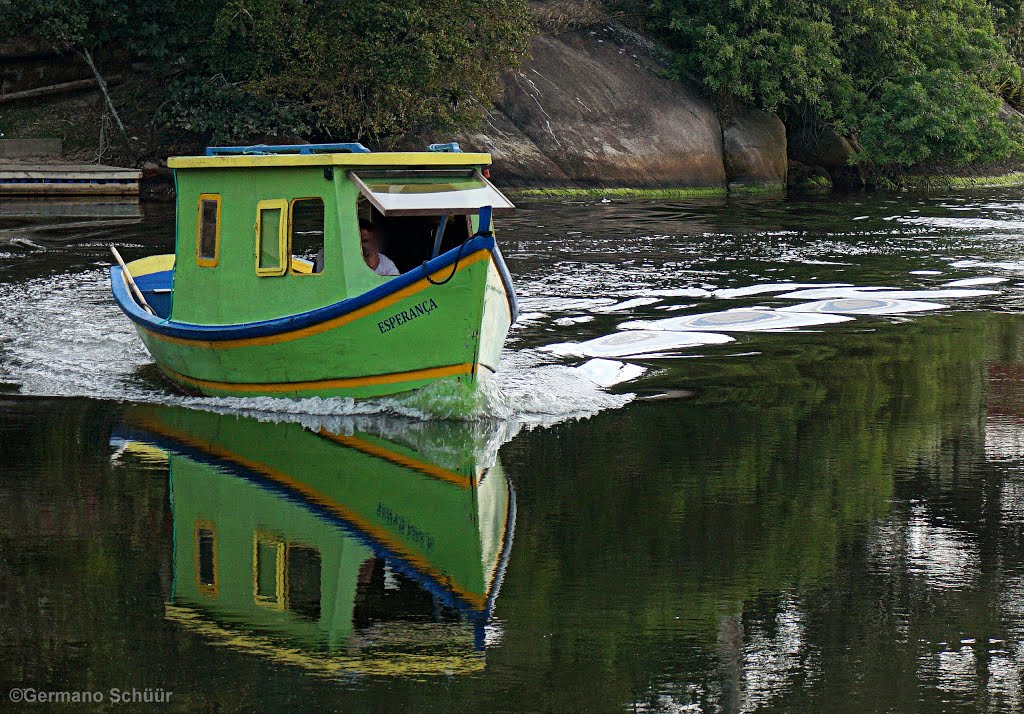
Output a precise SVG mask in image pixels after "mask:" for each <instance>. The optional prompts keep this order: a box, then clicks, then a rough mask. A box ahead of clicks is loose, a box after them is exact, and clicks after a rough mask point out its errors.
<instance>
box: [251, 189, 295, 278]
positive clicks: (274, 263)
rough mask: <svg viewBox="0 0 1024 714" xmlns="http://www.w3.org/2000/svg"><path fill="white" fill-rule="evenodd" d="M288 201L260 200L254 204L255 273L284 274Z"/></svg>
mask: <svg viewBox="0 0 1024 714" xmlns="http://www.w3.org/2000/svg"><path fill="white" fill-rule="evenodd" d="M287 211H288V202H287V201H285V200H284V199H275V200H271V201H260V202H259V204H257V206H256V273H257V274H258V275H284V270H285V265H284V261H283V256H284V255H285V245H286V242H287V230H286V229H287V227H288V226H287V221H286V219H285V215H286V213H287Z"/></svg>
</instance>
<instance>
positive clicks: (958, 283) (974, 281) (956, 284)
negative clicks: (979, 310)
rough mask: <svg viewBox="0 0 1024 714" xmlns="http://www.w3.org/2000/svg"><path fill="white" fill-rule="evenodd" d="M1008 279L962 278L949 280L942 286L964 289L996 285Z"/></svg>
mask: <svg viewBox="0 0 1024 714" xmlns="http://www.w3.org/2000/svg"><path fill="white" fill-rule="evenodd" d="M1008 280H1009V278H996V277H987V278H963V279H962V280H951V281H950V282H948V283H943V285H945V286H947V287H951V288H966V287H970V286H972V285H998V284H999V283H1005V282H1006V281H1008Z"/></svg>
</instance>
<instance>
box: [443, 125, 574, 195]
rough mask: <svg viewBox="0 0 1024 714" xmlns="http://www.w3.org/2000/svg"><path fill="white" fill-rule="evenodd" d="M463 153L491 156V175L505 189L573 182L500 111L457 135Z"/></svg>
mask: <svg viewBox="0 0 1024 714" xmlns="http://www.w3.org/2000/svg"><path fill="white" fill-rule="evenodd" d="M455 139H456V141H458V142H459V144H460V145H461V146H462V149H463V151H486V152H487V153H489V154H490V155H491V161H492V164H491V174H492V177H493V178H494V180H496V181H498V182H499V183H501V185H502V186H525V185H538V184H547V185H552V184H564V183H566V182H568V181H569V177H568V176H566V175H565V172H564V171H562V169H561V168H559V167H558V165H557V164H556V163H555V162H553V161H552V160H551V159H549V158H548V157H546V156H544V154H542V153H541V151H540V149H539V148H538V147H537V145H536V144H535V143H533V140H531V139H530V137H528V136H527V135H526V134H524V133H523V132H521V131H520V130H519V129H518V128H517V127H516V125H515V124H513V123H512V121H511V120H510V119H509V118H508V117H507V116H505V114H504V113H503V112H502V111H501V110H500V109H492V110H491V111H489V112H488V113H487V116H486V117H485V119H484V121H483V122H481V124H480V126H478V127H476V128H475V129H470V130H466V131H463V132H461V133H459V134H458V135H456V137H455Z"/></svg>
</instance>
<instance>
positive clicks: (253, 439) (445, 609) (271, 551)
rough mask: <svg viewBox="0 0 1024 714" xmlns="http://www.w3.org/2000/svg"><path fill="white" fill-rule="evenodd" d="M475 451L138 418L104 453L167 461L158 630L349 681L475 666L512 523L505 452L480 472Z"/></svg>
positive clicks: (199, 418) (434, 431) (353, 426)
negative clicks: (175, 629)
mask: <svg viewBox="0 0 1024 714" xmlns="http://www.w3.org/2000/svg"><path fill="white" fill-rule="evenodd" d="M362 429H365V431H364V430H362ZM385 435H386V438H385ZM484 437H486V434H482V433H481V431H480V428H479V427H478V426H471V425H467V424H452V423H441V424H424V423H412V424H410V423H404V422H400V423H396V422H395V421H393V420H392V421H386V422H385V421H380V420H378V421H376V422H373V421H366V420H363V421H361V422H356V421H353V420H351V419H349V420H348V421H345V422H341V423H338V424H332V426H331V428H324V427H321V426H317V427H315V428H307V427H304V426H302V425H299V424H281V423H266V422H261V421H257V420H255V419H250V418H243V417H237V416H225V415H219V414H214V413H208V412H200V411H192V410H187V409H179V408H163V407H138V408H134V409H132V410H130V411H129V412H128V414H127V415H126V427H125V429H124V430H123V431H121V432H120V433H119V434H117V435H116V437H115V441H117V440H119V441H120V442H121V443H120V445H121V446H122V447H123V448H124V449H125V450H126V451H129V452H130V451H136V452H138V451H142V452H146V451H149V452H150V454H151V455H153V454H154V453H157V454H158V455H159V457H161V458H164V454H165V455H166V456H165V458H166V459H167V461H168V465H169V477H170V492H171V499H172V500H171V503H172V512H173V517H174V577H173V586H172V590H171V597H170V602H168V603H167V604H166V607H165V614H166V617H167V619H168V620H171V621H173V622H175V623H177V624H179V625H181V626H182V627H184V628H185V629H187V630H190V631H193V632H196V633H199V634H200V635H202V636H203V637H205V638H207V639H208V640H209V641H211V642H213V643H215V644H221V645H224V646H227V647H231V648H234V649H239V650H246V651H249V652H252V653H255V654H258V655H262V656H265V657H269V658H271V659H273V660H275V661H278V662H281V663H288V664H293V665H298V666H301V667H304V668H306V669H308V670H310V671H312V672H315V673H318V674H324V675H328V676H344V675H346V674H359V673H365V674H383V675H387V674H403V675H429V674H457V673H463V672H470V671H475V670H480V669H482V668H483V667H484V656H483V655H484V645H485V626H486V624H487V621H488V617H489V615H490V612H491V608H492V606H493V603H494V599H495V597H496V596H497V592H498V587H499V584H500V582H501V577H502V573H503V570H504V566H505V563H506V561H507V559H508V554H509V550H510V548H511V543H512V531H513V527H514V521H515V501H514V494H513V491H512V488H511V486H510V484H509V483H508V482H507V481H506V479H505V475H504V473H503V471H502V468H501V465H500V463H499V462H498V460H497V455H496V445H498V444H499V443H501V439H500V438H492V439H491V444H490V446H491V448H490V449H489V450H490V452H491V458H490V459H488V457H487V455H486V452H487V451H488V449H487V448H486V444H485V443H484V442H485V441H486V439H485V438H484ZM492 437H494V435H493V434H492ZM488 461H489V462H490V463H488Z"/></svg>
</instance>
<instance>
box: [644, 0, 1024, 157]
mask: <svg viewBox="0 0 1024 714" xmlns="http://www.w3.org/2000/svg"><path fill="white" fill-rule="evenodd" d="M1022 5H1024V3H1021V2H1020V1H1019V0H1006V1H1005V2H996V3H994V4H993V3H989V2H986V1H985V0H903V1H901V2H897V1H896V0H727V1H723V2H707V1H706V0H650V1H649V2H648V3H646V6H645V11H646V14H645V18H646V21H647V23H648V28H649V29H650V30H651V31H652V32H654V33H655V34H657V35H659V36H660V37H661V38H662V39H663V40H665V41H666V42H667V43H668V44H669V45H670V47H671V48H672V49H673V50H674V51H675V68H674V72H675V74H676V75H677V76H680V77H687V78H693V79H696V80H698V81H700V82H702V83H703V84H704V86H706V87H707V89H708V90H709V91H710V93H711V94H712V95H713V96H714V97H715V99H716V101H717V102H718V104H719V106H720V108H722V109H723V110H724V111H725V112H726V113H728V112H729V111H730V110H732V109H733V108H734V107H735V106H737V105H738V104H739V103H743V104H749V105H753V106H756V107H759V108H763V109H767V110H770V111H778V112H780V113H781V114H782V115H783V118H784V119H785V120H786V122H787V124H788V125H789V126H790V127H793V126H798V125H801V124H813V125H819V126H820V125H823V124H824V125H829V126H832V127H834V128H836V129H837V130H838V131H839V132H840V133H841V134H845V135H847V136H849V137H850V138H851V139H852V140H853V143H854V144H855V145H857V146H859V147H860V148H861V151H860V152H859V153H858V155H857V157H856V160H857V161H859V162H860V163H861V164H862V165H864V166H867V167H875V168H885V167H912V166H919V165H921V164H925V163H928V164H935V163H945V164H960V165H962V164H969V163H972V162H981V161H995V160H1000V159H1005V158H1009V157H1010V156H1012V155H1014V154H1015V153H1016V152H1019V151H1020V150H1021V143H1020V139H1019V138H1018V137H1017V136H1016V132H1015V128H1017V127H1015V126H1014V125H1013V123H1012V122H1011V121H1009V120H1007V119H1006V118H1001V117H1000V108H1001V106H1002V102H1001V98H1007V99H1009V100H1011V101H1012V102H1016V101H1018V99H1019V98H1020V86H1021V61H1022V59H1024V57H1022V54H1021V52H1022V46H1024V45H1022V41H1021V34H1022V27H1024V24H1022V23H1024V10H1022Z"/></svg>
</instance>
